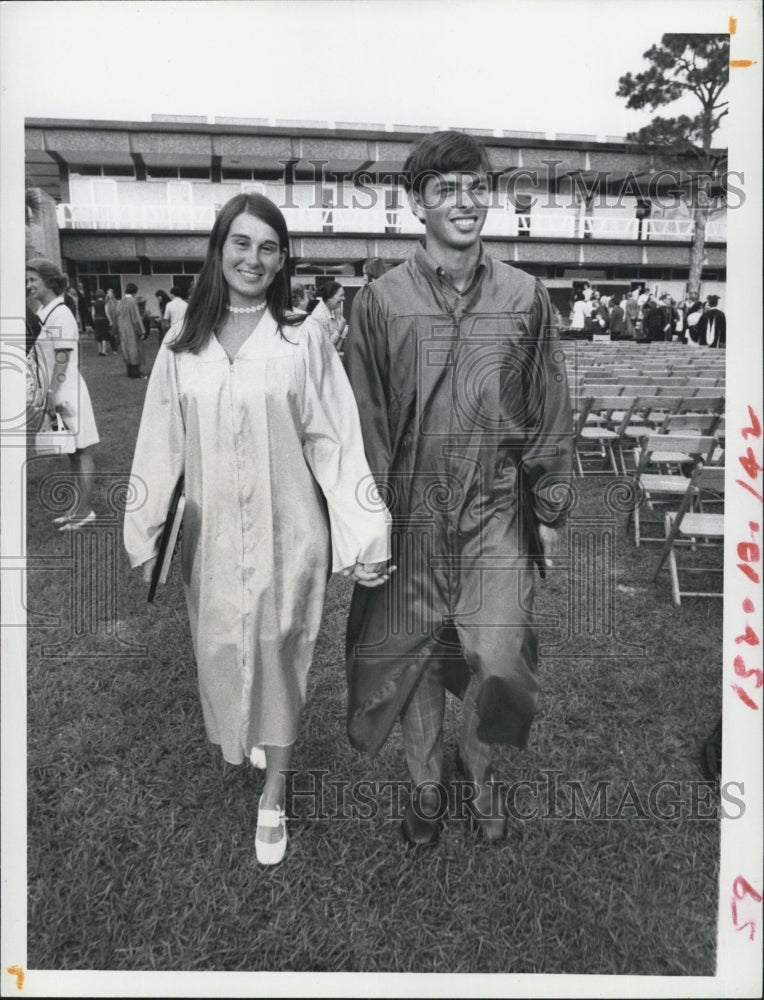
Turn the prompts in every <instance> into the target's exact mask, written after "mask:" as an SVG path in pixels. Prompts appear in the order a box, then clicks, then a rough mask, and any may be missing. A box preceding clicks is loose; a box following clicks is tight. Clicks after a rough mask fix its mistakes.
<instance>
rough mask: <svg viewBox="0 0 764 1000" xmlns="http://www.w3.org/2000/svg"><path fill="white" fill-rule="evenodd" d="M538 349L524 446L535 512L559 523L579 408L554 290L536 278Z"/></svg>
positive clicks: (533, 320) (530, 376) (533, 322)
mask: <svg viewBox="0 0 764 1000" xmlns="http://www.w3.org/2000/svg"><path fill="white" fill-rule="evenodd" d="M530 330H531V335H532V336H533V337H534V338H535V352H534V356H533V358H532V359H530V364H529V365H528V370H527V373H526V387H525V389H526V400H527V404H526V405H527V412H528V413H529V414H531V415H532V419H531V426H530V427H529V428H528V432H527V436H526V445H525V448H524V449H523V459H522V464H523V473H524V475H525V478H526V482H527V484H528V487H529V489H530V498H531V503H532V506H533V512H534V514H535V515H536V517H537V519H538V520H539V521H540V522H541V523H542V524H548V525H550V526H555V527H557V526H559V525H560V524H561V523H562V521H563V520H564V507H565V505H566V500H567V496H568V495H567V490H555V483H561V482H569V480H570V477H571V474H572V468H573V410H572V407H571V403H570V394H569V391H568V381H567V377H566V374H565V354H564V351H563V349H562V345H561V344H560V341H559V337H558V332H557V326H556V324H555V322H554V318H553V316H552V308H551V304H550V301H549V295H548V293H547V291H546V289H545V288H544V286H543V285H542V284H541V282H539V281H537V282H536V290H535V295H534V301H533V306H532V308H531V315H530Z"/></svg>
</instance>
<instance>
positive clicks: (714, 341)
mask: <svg viewBox="0 0 764 1000" xmlns="http://www.w3.org/2000/svg"><path fill="white" fill-rule="evenodd" d="M561 325H562V327H563V330H564V331H565V330H567V332H568V334H569V335H570V336H573V337H582V338H586V339H591V340H594V341H612V340H633V341H635V342H636V343H650V342H654V341H679V342H681V343H686V344H698V345H703V346H706V347H724V346H725V345H726V339H727V326H726V317H725V314H724V312H723V310H722V309H720V308H719V296H718V295H708V296H707V297H706V299H705V300H704V301H702V300H700V299H693V298H686V299H684V300H683V301H677V300H676V299H674V298H673V296H671V295H670V294H669V293H668V292H664V293H663V294H662V295H655V294H654V293H653V292H650V291H647V290H646V289H640V288H634V289H632V291H631V292H630V293H629V294H628V295H627V294H626V293H623V294H622V295H620V296H619V295H602V293H601V292H600V291H599V289H598V288H596V287H593V286H592V285H591V283H590V282H588V281H586V282H584V283H583V285H582V286H580V287H579V288H577V289H575V290H574V292H573V301H572V303H571V310H570V315H569V318H568V322H567V323H565V322H564V320H563V322H562V324H561Z"/></svg>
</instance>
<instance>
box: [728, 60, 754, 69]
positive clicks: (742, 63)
mask: <svg viewBox="0 0 764 1000" xmlns="http://www.w3.org/2000/svg"><path fill="white" fill-rule="evenodd" d="M755 65H756V60H755V59H730V66H731V67H732V68H733V69H748V67H749V66H755Z"/></svg>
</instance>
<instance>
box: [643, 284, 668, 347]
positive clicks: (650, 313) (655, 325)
mask: <svg viewBox="0 0 764 1000" xmlns="http://www.w3.org/2000/svg"><path fill="white" fill-rule="evenodd" d="M642 322H643V325H644V333H645V337H646V339H647V340H648V341H649V342H650V343H654V342H656V341H659V340H663V313H662V312H661V307H660V305H659V303H658V301H657V299H656V298H655V297H654V295H653V294H652V292H651V293H649V294H648V296H647V298H646V300H645V302H644V304H643V306H642Z"/></svg>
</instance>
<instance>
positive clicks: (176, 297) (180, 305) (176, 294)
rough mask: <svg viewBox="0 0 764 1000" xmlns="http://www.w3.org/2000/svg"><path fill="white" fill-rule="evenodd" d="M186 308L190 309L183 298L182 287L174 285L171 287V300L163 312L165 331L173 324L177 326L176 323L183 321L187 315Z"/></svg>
mask: <svg viewBox="0 0 764 1000" xmlns="http://www.w3.org/2000/svg"><path fill="white" fill-rule="evenodd" d="M186 309H188V303H187V302H186V300H185V299H184V298H183V295H182V293H181V290H180V288H178V286H177V285H173V286H172V288H171V289H170V301H169V302H168V303H167V305H166V306H165V308H164V313H163V314H162V323H163V325H164V330H165V333H166V332H167V331H168V330H169V329H170V327H171V326H175V324H176V323H180V322H181V320H182V319H183V317H184V316H185V315H186Z"/></svg>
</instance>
